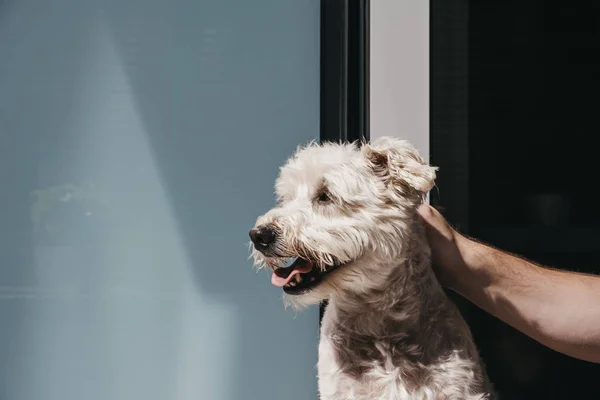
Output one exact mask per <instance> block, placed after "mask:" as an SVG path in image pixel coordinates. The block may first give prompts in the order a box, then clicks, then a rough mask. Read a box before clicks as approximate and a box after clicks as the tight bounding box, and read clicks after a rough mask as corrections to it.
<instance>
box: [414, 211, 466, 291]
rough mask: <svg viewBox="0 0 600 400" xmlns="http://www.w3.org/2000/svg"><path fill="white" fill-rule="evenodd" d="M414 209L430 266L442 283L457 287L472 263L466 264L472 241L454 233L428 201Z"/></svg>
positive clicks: (452, 287)
mask: <svg viewBox="0 0 600 400" xmlns="http://www.w3.org/2000/svg"><path fill="white" fill-rule="evenodd" d="M418 212H419V215H420V216H421V218H422V219H423V221H424V222H425V227H426V231H427V240H428V242H429V246H430V247H431V258H432V264H433V270H434V271H435V274H436V276H437V278H438V280H439V281H440V283H441V284H442V285H444V286H446V287H448V288H450V289H452V290H455V291H457V290H458V289H459V287H460V286H461V285H460V282H461V280H462V279H463V278H466V276H467V275H468V272H469V270H470V268H471V267H473V265H470V264H471V263H470V261H471V260H472V257H471V250H472V249H473V247H474V246H475V245H476V243H475V242H474V241H472V240H471V239H469V238H467V237H465V236H463V235H461V234H460V233H458V232H457V231H456V230H455V229H454V228H452V227H451V226H450V224H449V223H448V221H446V219H445V218H444V217H443V216H442V214H440V212H439V211H437V210H436V209H435V208H433V207H432V206H430V205H429V204H423V205H421V206H420V207H419V209H418Z"/></svg>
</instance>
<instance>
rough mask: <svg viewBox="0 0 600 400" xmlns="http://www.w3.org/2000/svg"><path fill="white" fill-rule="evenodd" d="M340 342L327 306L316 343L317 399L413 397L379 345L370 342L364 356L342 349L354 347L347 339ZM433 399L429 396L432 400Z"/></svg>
mask: <svg viewBox="0 0 600 400" xmlns="http://www.w3.org/2000/svg"><path fill="white" fill-rule="evenodd" d="M342 342H343V343H341V342H340V338H339V336H338V329H337V326H336V322H335V310H334V309H333V307H331V308H330V307H328V310H327V312H326V313H325V316H324V318H323V324H322V328H321V339H320V343H319V362H318V378H319V393H320V399H321V400H350V399H357V400H358V399H369V400H380V399H381V400H383V399H385V400H390V399H393V400H405V399H406V400H408V399H414V398H415V397H414V392H412V393H409V390H408V388H409V387H410V382H409V381H407V380H406V379H405V376H404V374H403V373H402V370H401V368H398V366H395V365H394V364H393V363H392V361H391V359H389V357H387V354H388V353H387V352H386V349H385V346H384V344H383V343H376V342H373V344H372V348H371V350H372V352H367V353H365V352H361V351H352V350H357V349H348V348H346V347H347V346H350V347H352V346H354V344H353V342H352V341H351V340H349V341H346V340H342ZM344 346H346V347H344ZM348 350H350V351H348ZM368 353H371V354H368ZM386 357H387V358H388V359H386ZM434 398H435V397H431V399H432V400H433V399H434ZM423 399H427V397H423Z"/></svg>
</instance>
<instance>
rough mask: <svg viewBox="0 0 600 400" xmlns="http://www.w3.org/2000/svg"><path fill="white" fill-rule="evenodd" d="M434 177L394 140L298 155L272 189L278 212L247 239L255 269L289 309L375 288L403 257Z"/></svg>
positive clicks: (413, 153) (264, 219)
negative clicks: (266, 274)
mask: <svg viewBox="0 0 600 400" xmlns="http://www.w3.org/2000/svg"><path fill="white" fill-rule="evenodd" d="M435 171H436V168H434V167H431V166H429V165H427V164H426V163H425V162H424V161H423V159H422V158H421V157H420V156H419V154H418V153H417V151H416V150H415V149H414V148H413V147H412V146H411V145H410V144H409V143H408V142H406V141H404V140H399V139H393V138H381V139H379V140H377V141H375V142H373V143H372V144H364V145H363V146H362V147H360V148H359V147H358V146H356V145H355V144H330V143H328V144H323V145H316V144H311V145H309V146H307V147H305V148H300V149H298V151H297V152H296V154H295V155H294V156H293V157H291V158H290V159H289V160H288V161H287V163H286V164H285V166H283V167H282V168H281V171H280V175H279V178H278V179H277V182H276V184H275V188H276V193H277V199H278V204H277V206H276V207H275V208H273V209H271V210H270V211H269V212H267V213H266V214H265V215H263V216H261V217H259V218H258V220H257V222H256V225H255V227H254V228H253V229H252V230H251V231H250V237H251V239H252V255H253V257H254V260H255V264H256V265H258V266H268V267H270V268H272V269H273V270H274V273H273V276H272V280H271V281H272V283H273V284H274V285H276V286H281V287H283V291H284V293H285V298H286V300H287V301H288V302H289V303H291V304H292V305H295V306H304V305H308V304H314V303H318V302H320V301H322V300H324V299H326V298H328V297H329V296H330V295H331V294H333V293H338V294H343V293H344V292H345V293H348V292H356V291H364V290H366V289H368V288H371V287H376V286H377V282H380V283H381V281H382V280H385V279H386V278H387V277H388V276H389V274H390V272H391V270H392V268H393V265H394V262H396V263H397V261H398V260H397V258H398V257H400V256H401V255H402V253H403V250H404V247H405V246H406V244H407V243H408V237H407V235H410V233H411V232H412V226H411V225H412V224H413V223H414V221H415V219H414V218H415V212H416V208H417V206H418V205H419V204H421V203H422V201H423V199H424V198H425V196H426V194H427V192H428V191H429V190H430V189H431V188H432V187H433V185H434V181H435ZM288 260H293V261H292V262H291V264H289V265H288Z"/></svg>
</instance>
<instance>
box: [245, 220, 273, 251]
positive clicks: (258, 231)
mask: <svg viewBox="0 0 600 400" xmlns="http://www.w3.org/2000/svg"><path fill="white" fill-rule="evenodd" d="M276 236H277V235H276V233H275V229H273V228H272V227H270V226H267V225H261V226H259V227H257V228H253V229H251V230H250V239H251V240H252V243H254V245H255V246H256V247H257V248H265V247H268V246H269V245H270V244H271V243H273V242H274V241H275V237H276Z"/></svg>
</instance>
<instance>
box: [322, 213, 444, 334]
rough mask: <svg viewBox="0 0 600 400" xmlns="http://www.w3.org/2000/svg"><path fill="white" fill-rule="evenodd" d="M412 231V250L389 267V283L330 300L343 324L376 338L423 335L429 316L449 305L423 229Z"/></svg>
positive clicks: (384, 281) (409, 246) (420, 226)
mask: <svg viewBox="0 0 600 400" xmlns="http://www.w3.org/2000/svg"><path fill="white" fill-rule="evenodd" d="M412 230H413V232H412V233H411V235H409V237H410V238H411V240H410V242H409V243H408V246H407V247H406V248H405V249H404V250H403V252H402V254H401V255H400V257H398V258H397V259H396V260H395V261H394V263H393V264H392V263H391V264H390V265H389V270H390V273H389V275H387V276H386V277H385V279H381V280H380V282H379V283H377V284H376V285H375V286H373V287H370V288H369V289H368V290H365V291H364V292H362V293H356V292H347V293H341V294H339V295H335V296H333V297H332V298H331V299H330V303H331V304H332V305H333V306H334V307H335V308H336V318H337V319H338V320H339V323H341V324H344V325H345V326H347V328H348V329H352V330H353V331H355V332H356V333H361V334H365V335H373V336H375V337H382V336H386V335H387V334H397V333H398V332H399V331H415V330H417V331H420V330H421V329H422V328H423V327H422V326H421V325H425V324H427V325H430V323H429V321H427V319H428V316H429V315H431V314H433V313H434V310H435V309H437V308H440V307H444V306H445V305H446V304H447V303H448V302H449V300H448V299H447V298H446V296H445V294H444V292H443V290H442V288H441V286H440V284H439V283H438V281H437V279H436V277H435V275H434V273H433V271H432V269H431V266H430V250H429V246H428V244H427V241H426V238H425V232H424V229H423V226H422V225H421V224H420V223H415V224H413V229H412ZM388 330H393V332H388Z"/></svg>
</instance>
